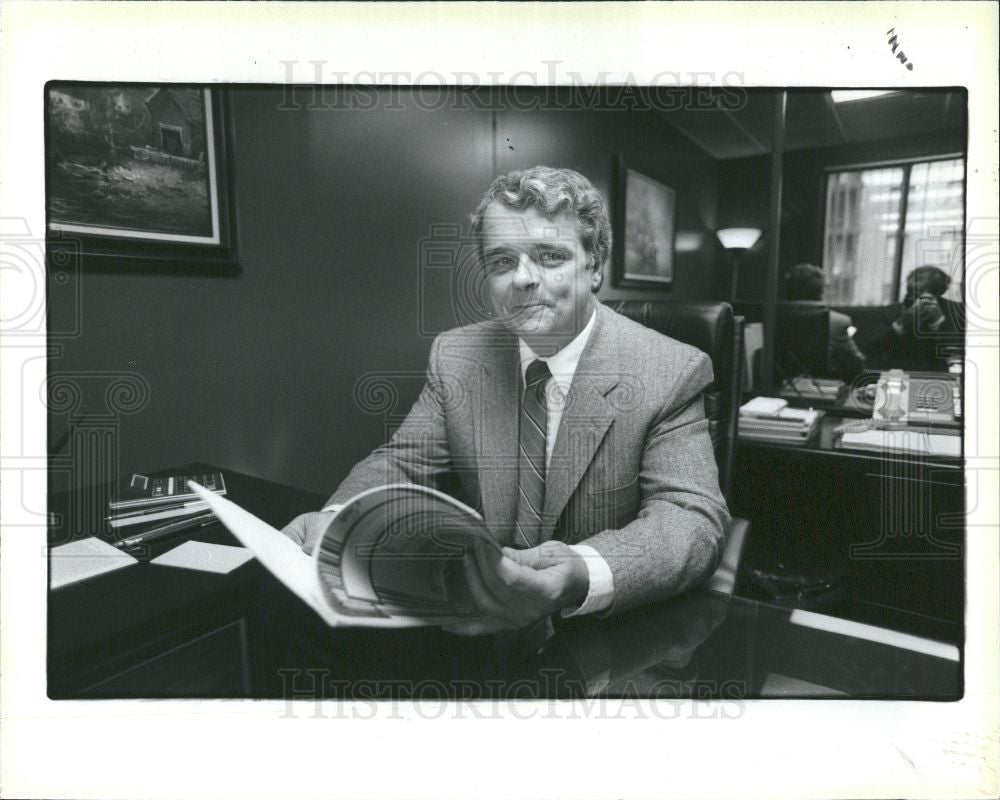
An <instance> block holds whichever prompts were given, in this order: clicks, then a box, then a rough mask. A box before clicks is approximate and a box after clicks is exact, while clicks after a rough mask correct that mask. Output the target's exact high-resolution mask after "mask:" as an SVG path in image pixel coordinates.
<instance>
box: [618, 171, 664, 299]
mask: <svg viewBox="0 0 1000 800" xmlns="http://www.w3.org/2000/svg"><path fill="white" fill-rule="evenodd" d="M676 221H677V192H676V191H674V190H673V189H671V188H670V187H669V186H667V185H666V184H664V183H661V182H660V181H658V180H656V179H655V178H652V177H650V176H649V175H647V174H646V173H644V172H641V171H640V170H638V169H636V168H635V167H634V166H632V165H630V164H628V163H627V162H626V160H625V158H624V157H623V156H619V157H618V163H617V175H616V181H615V251H614V259H613V261H614V285H615V286H624V287H629V286H633V287H644V288H649V287H656V288H659V289H671V288H673V283H674V233H675V229H676Z"/></svg>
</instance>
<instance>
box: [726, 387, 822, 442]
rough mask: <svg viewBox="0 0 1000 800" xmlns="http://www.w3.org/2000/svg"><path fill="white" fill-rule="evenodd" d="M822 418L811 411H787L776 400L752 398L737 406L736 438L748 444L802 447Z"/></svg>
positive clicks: (820, 412) (820, 414) (781, 402)
mask: <svg viewBox="0 0 1000 800" xmlns="http://www.w3.org/2000/svg"><path fill="white" fill-rule="evenodd" d="M822 416H823V412H822V411H817V410H815V409H812V408H809V409H806V408H789V407H788V401H787V400H784V399H782V398H780V397H755V398H754V399H753V400H751V401H750V402H748V403H744V404H743V405H742V406H740V420H739V437H740V439H743V440H745V441H748V442H777V443H780V444H792V445H796V444H805V443H806V442H807V441H808V440H809V437H810V436H812V434H813V431H815V430H816V426H817V425H819V420H820V417H822Z"/></svg>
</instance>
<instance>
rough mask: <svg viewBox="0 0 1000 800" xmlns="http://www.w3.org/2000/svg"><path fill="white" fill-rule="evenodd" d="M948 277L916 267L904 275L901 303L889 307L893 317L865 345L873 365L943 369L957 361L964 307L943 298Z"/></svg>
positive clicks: (949, 280) (938, 272)
mask: <svg viewBox="0 0 1000 800" xmlns="http://www.w3.org/2000/svg"><path fill="white" fill-rule="evenodd" d="M950 283H951V278H949V277H948V274H947V273H946V272H945V271H944V270H942V269H939V268H938V267H932V266H923V267H917V268H916V269H914V270H913V271H912V272H911V273H910V274H909V275H907V276H906V295H905V296H904V297H903V302H902V305H901V306H900V305H895V306H890V309H891V312H892V315H893V317H894V320H893V322H892V324H891V325H889V327H888V329H887V330H886V331H885V332H883V333H882V334H881V335H879V336H878V337H876V338H875V339H873V340H872V341H871V342H870V343H869V344H868V345H867V346H866V347H865V350H866V351H868V353H869V356H870V357H871V360H872V362H873V366H877V367H879V368H883V369H893V368H896V369H905V370H928V371H943V370H946V369H948V364H949V362H951V361H953V360H955V359H958V360H961V358H962V354H963V351H964V336H965V306H964V305H963V304H962V303H956V302H954V301H952V300H945V299H944V297H943V295H944V293H945V292H947V291H948V286H949V285H950Z"/></svg>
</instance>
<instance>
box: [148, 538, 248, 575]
mask: <svg viewBox="0 0 1000 800" xmlns="http://www.w3.org/2000/svg"><path fill="white" fill-rule="evenodd" d="M252 558H253V553H251V552H250V551H249V550H247V548H245V547H233V546H232V545H227V544H211V543H209V542H196V541H189V542H184V544H182V545H181V546H180V547H175V548H174V549H173V550H171V551H169V552H167V553H164V554H163V555H162V556H158V557H157V558H154V559H153V560H152V561H150V562H149V563H150V564H158V565H160V566H161V567H180V568H181V569H194V570H200V571H202V572H217V573H219V574H220V575H226V574H228V573H230V572H232V571H233V570H234V569H236V568H237V567H241V566H243V565H244V564H246V563H247V562H248V561H250V560H251V559H252Z"/></svg>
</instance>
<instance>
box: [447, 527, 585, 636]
mask: <svg viewBox="0 0 1000 800" xmlns="http://www.w3.org/2000/svg"><path fill="white" fill-rule="evenodd" d="M462 566H463V572H464V575H465V580H466V584H467V586H468V588H469V592H470V594H471V595H472V600H473V602H474V603H475V604H476V607H477V608H478V609H479V611H480V612H481V613H482V614H483V616H484V619H480V620H472V621H469V622H459V623H455V624H453V625H446V626H444V629H445V630H446V631H449V632H450V633H457V634H461V635H463V636H478V635H482V634H487V633H495V632H497V631H503V630H517V629H519V628H524V627H526V626H528V625H531V624H532V623H534V622H537V621H538V620H540V619H541V618H542V617H547V616H548V615H550V614H553V613H555V612H557V611H561V610H562V609H564V608H572V607H573V606H578V605H580V603H582V602H583V601H584V599H585V598H586V596H587V591H588V589H589V588H590V578H589V574H588V572H587V564H586V563H585V562H584V560H583V556H581V555H580V554H579V553H577V552H576V551H575V550H573V549H572V548H571V547H569V546H568V545H566V544H563V543H562V542H554V541H549V542H544V543H542V544H541V545H539V546H538V547H532V548H530V549H527V550H513V549H511V548H509V547H504V548H503V549H502V550H497V548H496V547H494V546H492V545H491V544H490V543H489V542H484V541H477V542H476V543H475V544H474V545H473V547H472V548H471V552H469V553H467V554H466V555H465V557H464V560H463V565H462Z"/></svg>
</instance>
